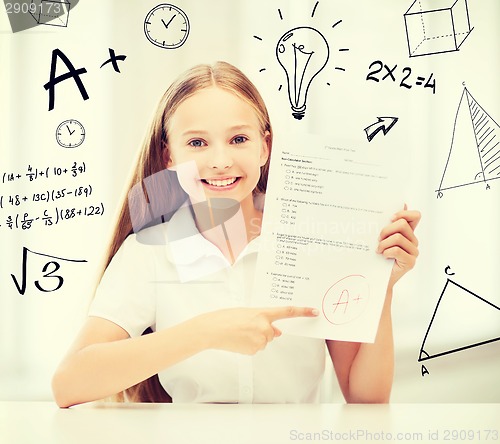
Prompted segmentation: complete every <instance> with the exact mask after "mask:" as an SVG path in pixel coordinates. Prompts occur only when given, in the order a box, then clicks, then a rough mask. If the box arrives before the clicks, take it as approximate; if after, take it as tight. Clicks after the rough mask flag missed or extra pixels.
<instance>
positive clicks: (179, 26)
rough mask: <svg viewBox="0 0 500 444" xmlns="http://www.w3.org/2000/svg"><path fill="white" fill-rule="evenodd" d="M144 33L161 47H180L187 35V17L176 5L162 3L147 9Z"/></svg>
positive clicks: (154, 43)
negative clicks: (149, 9)
mask: <svg viewBox="0 0 500 444" xmlns="http://www.w3.org/2000/svg"><path fill="white" fill-rule="evenodd" d="M144 34H146V37H147V39H148V40H149V41H150V42H151V43H152V44H153V45H155V46H158V47H160V48H163V49H176V48H179V47H181V46H182V45H183V44H184V43H185V42H186V40H187V38H188V36H189V19H188V16H187V15H186V13H185V12H184V11H183V10H182V9H181V8H179V7H178V6H175V5H171V4H168V3H162V4H160V5H157V6H155V7H154V8H153V9H151V11H149V12H148V13H147V15H146V18H145V19H144Z"/></svg>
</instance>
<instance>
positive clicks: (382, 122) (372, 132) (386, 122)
mask: <svg viewBox="0 0 500 444" xmlns="http://www.w3.org/2000/svg"><path fill="white" fill-rule="evenodd" d="M377 119H378V122H375V123H374V124H372V125H370V126H367V127H366V128H365V133H366V137H367V139H368V142H371V141H372V139H373V138H374V137H375V136H376V135H377V133H378V132H379V131H380V130H382V131H383V132H384V136H385V135H386V134H387V133H388V132H389V131H390V129H391V128H392V127H393V126H394V125H395V124H396V122H397V121H398V118H397V117H377Z"/></svg>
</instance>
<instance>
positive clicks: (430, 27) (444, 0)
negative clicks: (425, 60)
mask: <svg viewBox="0 0 500 444" xmlns="http://www.w3.org/2000/svg"><path fill="white" fill-rule="evenodd" d="M404 18H405V26H406V38H407V40H408V52H409V54H410V57H417V56H423V55H430V54H440V53H443V52H450V51H458V49H459V48H460V46H461V45H462V43H463V42H464V41H465V39H466V38H467V36H468V35H469V34H470V32H471V31H472V29H471V27H470V21H469V11H468V8H467V0H415V1H414V2H413V4H412V5H411V6H410V8H409V9H408V11H406V13H405V14H404Z"/></svg>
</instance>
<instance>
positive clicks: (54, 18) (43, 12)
mask: <svg viewBox="0 0 500 444" xmlns="http://www.w3.org/2000/svg"><path fill="white" fill-rule="evenodd" d="M70 7H71V4H70V2H69V1H68V0H31V4H30V8H29V11H30V14H31V15H32V16H33V18H34V19H35V20H36V22H37V23H38V24H40V25H51V26H62V27H66V26H68V16H69V9H70Z"/></svg>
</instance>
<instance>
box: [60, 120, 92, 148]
mask: <svg viewBox="0 0 500 444" xmlns="http://www.w3.org/2000/svg"><path fill="white" fill-rule="evenodd" d="M56 140H57V143H58V144H59V145H61V146H62V147H63V148H76V147H79V146H80V145H81V144H82V143H83V141H84V140H85V128H84V127H83V125H82V124H81V123H80V122H79V121H78V120H75V119H69V120H65V121H64V122H61V123H60V124H59V125H58V127H57V129H56Z"/></svg>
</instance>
